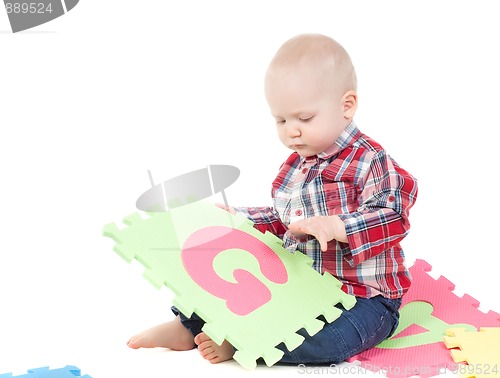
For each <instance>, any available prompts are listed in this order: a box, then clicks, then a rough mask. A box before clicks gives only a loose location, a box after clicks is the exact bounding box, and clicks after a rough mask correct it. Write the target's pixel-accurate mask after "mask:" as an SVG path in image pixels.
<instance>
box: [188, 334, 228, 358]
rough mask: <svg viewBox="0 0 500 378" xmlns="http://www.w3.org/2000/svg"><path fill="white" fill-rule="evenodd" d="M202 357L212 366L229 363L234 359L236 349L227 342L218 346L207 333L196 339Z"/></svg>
mask: <svg viewBox="0 0 500 378" xmlns="http://www.w3.org/2000/svg"><path fill="white" fill-rule="evenodd" d="M194 342H195V343H196V344H197V345H198V350H199V351H200V354H201V356H202V357H203V358H204V359H206V360H208V361H210V362H211V363H212V364H217V363H219V362H223V361H227V360H230V359H232V358H233V355H234V348H233V346H232V345H231V344H229V343H228V342H227V341H226V340H224V342H223V343H222V345H217V343H216V342H215V341H213V340H212V339H211V338H210V337H208V336H207V334H206V333H204V332H202V333H200V334H198V335H197V336H196V337H195V338H194Z"/></svg>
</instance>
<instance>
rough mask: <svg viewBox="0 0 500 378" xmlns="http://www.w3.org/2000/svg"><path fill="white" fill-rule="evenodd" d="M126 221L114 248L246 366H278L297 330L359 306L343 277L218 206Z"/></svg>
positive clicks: (113, 232) (112, 230) (315, 327)
mask: <svg viewBox="0 0 500 378" xmlns="http://www.w3.org/2000/svg"><path fill="white" fill-rule="evenodd" d="M124 223H125V224H126V225H127V227H125V228H124V229H119V228H118V227H117V226H116V225H115V224H109V225H106V226H105V227H104V230H103V233H104V235H105V236H108V237H111V238H113V239H114V240H115V241H116V245H115V247H114V250H115V251H116V252H117V253H118V254H119V255H120V256H122V257H123V258H124V259H125V260H126V261H128V262H130V261H131V260H132V259H137V260H138V261H139V262H141V264H143V265H144V266H145V267H146V272H145V277H146V278H147V279H148V280H149V281H150V282H151V283H152V284H153V285H154V286H156V287H161V286H162V285H167V286H168V287H169V288H170V289H171V290H172V291H173V292H174V293H175V294H176V297H175V299H174V305H175V306H176V307H177V308H178V309H179V310H180V311H181V312H182V313H183V314H185V315H186V316H190V315H191V314H192V313H193V312H195V313H196V314H197V315H199V316H200V317H201V318H202V319H203V320H205V322H206V324H205V326H204V328H203V331H204V332H205V333H206V334H207V335H208V336H210V337H211V338H212V339H213V340H214V341H215V342H216V343H218V344H221V343H222V342H223V341H224V340H227V341H228V342H230V343H231V344H232V345H233V346H234V347H235V348H236V349H237V351H236V353H235V355H234V359H235V360H236V361H237V362H238V363H239V364H240V365H242V366H243V367H245V368H254V367H255V366H256V361H257V359H259V358H261V357H262V358H263V359H264V361H265V362H266V364H267V365H268V366H271V365H273V364H275V363H276V362H278V361H279V360H280V359H281V357H282V355H283V352H282V351H281V350H279V349H277V348H276V346H277V345H279V344H280V343H282V342H283V343H284V344H285V345H286V347H287V348H288V349H289V350H293V349H295V348H296V347H298V346H299V345H300V344H301V343H302V342H303V340H304V338H303V337H302V336H300V335H299V334H297V333H296V332H297V331H299V330H300V329H301V328H305V329H306V330H307V332H308V333H309V334H310V335H314V334H315V333H317V332H318V331H320V330H321V329H322V328H323V326H324V323H323V321H321V320H318V319H317V318H318V317H320V316H321V315H322V316H324V318H325V319H326V321H328V322H332V321H334V320H335V319H336V318H337V317H338V316H340V314H341V312H342V310H340V309H339V308H337V307H335V305H337V304H342V306H343V308H345V309H350V308H352V307H353V306H354V304H355V297H353V296H351V295H347V294H345V293H344V292H343V291H342V290H341V289H340V287H341V283H340V282H339V281H338V280H337V279H336V278H334V277H333V276H331V275H329V274H324V275H321V274H319V273H318V272H317V271H315V270H314V269H313V268H312V267H311V265H312V260H311V259H310V258H309V257H307V256H305V255H303V254H301V253H297V254H291V253H289V252H288V251H286V250H285V249H284V248H283V246H282V241H281V240H280V239H278V238H277V237H275V236H274V235H272V234H270V233H265V234H262V233H261V232H260V231H258V230H256V229H255V228H254V227H253V224H252V222H251V221H249V220H248V219H247V218H245V217H244V216H242V215H232V214H230V213H228V212H226V211H225V210H222V209H219V208H217V207H216V206H214V205H213V204H210V203H206V202H203V201H200V202H196V203H193V204H189V205H185V206H182V207H179V208H175V209H172V210H170V211H168V212H159V213H151V214H149V217H148V218H146V219H144V218H143V217H141V215H139V214H138V213H135V214H132V215H130V216H128V217H126V218H125V219H124Z"/></svg>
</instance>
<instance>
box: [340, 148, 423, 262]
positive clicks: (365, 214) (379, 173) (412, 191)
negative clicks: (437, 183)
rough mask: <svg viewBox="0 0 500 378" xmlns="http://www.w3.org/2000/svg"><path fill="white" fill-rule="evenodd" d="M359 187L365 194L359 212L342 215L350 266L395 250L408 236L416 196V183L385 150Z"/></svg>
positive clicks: (346, 253)
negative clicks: (409, 213)
mask: <svg viewBox="0 0 500 378" xmlns="http://www.w3.org/2000/svg"><path fill="white" fill-rule="evenodd" d="M358 185H360V186H361V187H362V190H361V193H360V195H359V197H358V200H359V203H360V206H359V207H358V209H357V211H356V212H353V213H350V214H339V217H340V218H341V219H342V220H343V221H344V223H345V228H346V233H347V239H348V242H347V244H346V243H339V244H341V247H342V252H343V255H344V259H345V260H346V261H347V262H348V263H349V264H350V265H351V266H355V265H357V264H359V263H361V262H363V261H366V260H368V259H370V258H372V257H374V256H376V255H378V254H380V253H382V252H384V251H386V250H388V249H390V248H392V247H393V246H395V245H396V244H397V243H399V242H400V241H401V240H402V239H403V238H404V237H405V236H406V235H407V234H408V231H409V228H410V223H409V221H408V212H409V209H410V208H411V207H412V206H413V204H414V202H415V200H416V196H417V181H416V179H415V178H414V177H412V176H411V175H410V174H409V173H408V172H406V171H405V170H404V169H402V168H400V167H399V166H398V165H397V164H396V163H395V162H394V161H393V160H392V159H391V158H390V157H389V156H388V155H387V154H386V152H385V151H384V150H382V151H379V152H378V153H376V154H375V155H374V156H373V159H372V160H371V162H370V166H369V168H368V169H367V170H366V173H365V175H364V177H362V178H361V179H360V181H359V184H358Z"/></svg>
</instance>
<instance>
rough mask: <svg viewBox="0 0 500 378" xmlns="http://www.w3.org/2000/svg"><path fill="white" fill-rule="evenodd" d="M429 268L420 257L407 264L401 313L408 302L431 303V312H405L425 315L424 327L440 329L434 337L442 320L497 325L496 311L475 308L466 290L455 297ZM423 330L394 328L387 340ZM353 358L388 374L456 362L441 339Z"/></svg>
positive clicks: (428, 373)
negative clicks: (407, 278) (407, 280)
mask: <svg viewBox="0 0 500 378" xmlns="http://www.w3.org/2000/svg"><path fill="white" fill-rule="evenodd" d="M431 269H432V267H431V265H430V264H429V263H427V262H426V261H424V260H417V261H416V262H415V264H414V265H413V266H412V267H411V268H410V273H411V275H412V278H413V281H412V286H411V287H410V289H409V291H408V292H407V294H406V295H405V296H404V297H403V302H402V306H401V313H402V314H403V313H405V311H404V310H403V309H404V307H405V306H407V305H408V304H410V303H411V304H415V303H422V302H426V303H429V304H431V305H432V314H412V313H409V314H405V316H409V317H410V318H415V319H418V318H419V316H420V317H421V318H422V317H423V318H424V319H427V320H428V323H429V324H430V326H429V327H428V328H434V332H436V326H437V327H438V330H439V332H441V331H442V335H436V337H437V336H444V335H445V332H446V331H445V329H446V327H445V326H446V324H449V325H455V324H465V325H469V327H476V328H479V327H498V326H500V314H498V313H496V312H494V311H489V312H488V313H484V312H481V311H479V310H478V307H479V302H478V301H477V300H476V299H474V298H472V297H471V296H469V295H467V294H466V295H464V296H463V297H458V296H457V295H456V294H454V293H453V292H452V290H453V289H454V288H455V285H454V284H453V283H452V282H450V281H449V280H447V279H446V278H444V277H442V276H441V277H439V278H438V279H437V280H436V279H434V278H432V277H431V276H430V275H429V274H428V272H430V271H431ZM407 313H408V311H407ZM426 317H427V318H426ZM401 320H402V321H401V323H406V324H409V323H410V322H408V321H406V322H405V321H403V320H404V319H401ZM406 320H408V319H406ZM426 331H427V328H425V327H423V326H422V324H417V326H415V327H413V326H412V327H411V328H410V327H407V328H406V329H399V328H398V330H396V332H395V335H394V336H393V337H392V338H391V339H389V340H391V341H394V340H400V341H402V342H404V341H405V338H406V339H407V340H408V339H409V337H411V336H415V335H418V334H419V332H426ZM429 331H430V329H429ZM441 340H442V339H441ZM381 345H384V344H381ZM385 345H387V343H386V344H385ZM356 360H357V361H360V363H361V366H363V367H365V368H366V369H368V370H372V371H382V372H384V373H385V374H386V375H387V376H388V377H409V376H420V377H432V376H436V375H439V374H440V373H442V372H444V369H445V368H448V369H450V370H453V369H454V368H456V363H454V361H453V360H452V358H451V356H450V353H449V351H448V350H447V348H446V347H445V345H444V343H443V342H442V341H438V340H436V341H435V342H430V343H428V344H424V345H415V346H411V347H402V348H382V347H380V346H378V347H375V348H373V349H370V350H368V351H365V352H363V353H360V354H358V355H356V356H354V357H352V358H350V359H349V361H356Z"/></svg>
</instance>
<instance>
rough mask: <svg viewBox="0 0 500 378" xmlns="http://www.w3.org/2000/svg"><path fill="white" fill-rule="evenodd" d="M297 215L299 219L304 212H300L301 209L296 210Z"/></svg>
mask: <svg viewBox="0 0 500 378" xmlns="http://www.w3.org/2000/svg"><path fill="white" fill-rule="evenodd" d="M295 215H297V216H298V217H300V216H301V215H302V210H300V209H298V210H295Z"/></svg>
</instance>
